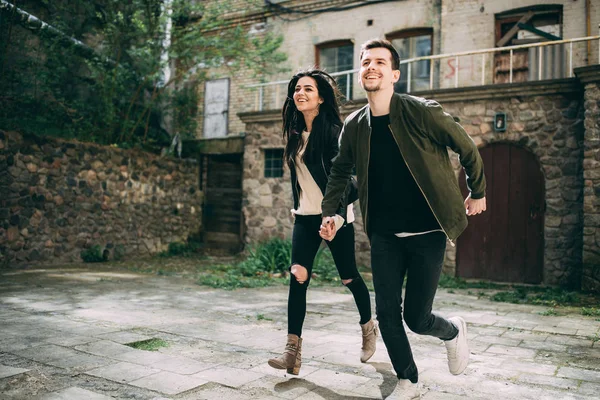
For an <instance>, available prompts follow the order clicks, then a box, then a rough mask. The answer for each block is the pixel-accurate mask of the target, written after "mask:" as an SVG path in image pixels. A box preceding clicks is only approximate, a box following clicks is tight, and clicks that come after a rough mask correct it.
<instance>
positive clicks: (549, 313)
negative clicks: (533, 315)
mask: <svg viewBox="0 0 600 400" xmlns="http://www.w3.org/2000/svg"><path fill="white" fill-rule="evenodd" d="M538 314H539V315H543V316H544V317H556V316H558V315H560V314H559V313H558V311H556V310H555V309H554V308H549V309H547V310H546V311H541V312H539V313H538Z"/></svg>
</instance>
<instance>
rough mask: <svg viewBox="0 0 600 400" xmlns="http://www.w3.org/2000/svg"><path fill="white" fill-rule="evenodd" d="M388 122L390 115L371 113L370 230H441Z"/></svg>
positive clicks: (388, 231)
mask: <svg viewBox="0 0 600 400" xmlns="http://www.w3.org/2000/svg"><path fill="white" fill-rule="evenodd" d="M389 125H390V116H389V115H384V116H379V117H373V116H372V115H371V129H372V131H371V151H370V153H371V154H370V159H369V204H368V207H369V209H368V212H369V215H368V220H369V231H370V232H376V233H404V232H409V233H419V232H427V231H431V230H435V229H440V225H439V224H438V222H437V220H436V219H435V216H434V215H433V212H432V211H431V208H430V207H429V205H428V204H427V200H425V197H424V196H423V193H422V192H421V189H419V186H418V185H417V183H416V182H415V179H414V178H413V176H412V174H411V173H410V171H409V169H408V167H407V165H406V163H405V162H404V158H403V157H402V154H401V153H400V149H399V148H398V144H397V143H396V140H395V139H394V137H393V136H392V132H391V131H390V127H389Z"/></svg>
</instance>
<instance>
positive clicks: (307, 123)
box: [269, 69, 377, 375]
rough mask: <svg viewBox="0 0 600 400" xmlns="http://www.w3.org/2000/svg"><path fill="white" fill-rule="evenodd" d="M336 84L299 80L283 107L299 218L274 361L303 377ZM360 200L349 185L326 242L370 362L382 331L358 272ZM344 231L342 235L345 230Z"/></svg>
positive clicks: (335, 133) (309, 75)
mask: <svg viewBox="0 0 600 400" xmlns="http://www.w3.org/2000/svg"><path fill="white" fill-rule="evenodd" d="M334 85H335V81H334V79H333V78H332V77H331V76H330V75H329V74H327V73H325V72H323V71H319V70H316V69H312V70H307V71H302V72H299V73H297V74H296V75H294V77H293V78H292V80H291V81H290V83H289V84H288V94H287V99H286V101H285V104H284V106H283V112H282V114H283V138H284V140H285V141H286V147H285V153H284V158H285V162H286V163H287V164H288V166H289V168H290V172H291V178H292V192H293V195H294V209H293V210H292V213H293V214H294V216H295V221H294V229H293V232H292V264H291V268H290V272H291V274H290V291H289V297H288V337H287V344H286V346H285V351H284V353H283V355H282V356H281V357H279V358H273V359H270V360H269V365H270V366H271V367H273V368H276V369H286V370H287V372H288V373H290V374H293V375H298V373H299V372H300V366H301V349H302V338H301V337H302V325H303V323H304V317H305V315H306V290H307V288H308V285H309V283H310V278H311V275H312V267H313V261H314V259H315V255H316V253H317V251H318V250H319V246H320V245H321V240H322V239H321V237H320V236H319V228H320V225H321V201H322V200H323V195H324V193H325V187H326V186H327V178H328V176H329V173H330V170H331V164H332V161H331V160H332V159H333V158H334V157H335V156H336V155H337V153H338V137H339V134H340V131H341V127H342V120H341V118H340V112H339V106H338V103H337V99H336V96H335V89H334ZM357 198H358V194H357V191H356V188H355V186H354V185H353V184H352V182H348V187H347V190H346V195H345V196H344V199H343V201H342V203H341V204H340V207H339V212H338V214H339V215H336V218H335V223H336V226H337V228H338V229H339V232H338V234H337V235H336V237H335V238H334V239H333V240H332V241H331V242H326V243H327V245H328V246H329V249H330V250H331V254H332V256H333V260H334V261H335V265H336V268H337V270H338V273H339V274H340V278H341V279H342V283H343V284H344V285H345V286H346V287H347V288H348V289H350V291H351V292H352V295H353V296H354V301H355V302H356V307H357V308H358V312H359V314H360V325H361V329H362V349H361V355H360V360H361V361H362V362H366V361H367V360H368V359H369V358H371V356H372V355H373V353H374V352H375V343H376V340H377V325H376V323H375V321H374V320H373V319H371V299H370V297H369V290H368V289H367V286H366V285H365V282H364V281H363V280H362V277H361V276H360V274H359V272H358V269H357V268H356V259H355V255H354V226H353V225H352V222H353V221H354V214H353V212H352V211H353V209H352V204H351V203H352V202H353V201H355V200H356V199H357ZM340 228H341V229H340Z"/></svg>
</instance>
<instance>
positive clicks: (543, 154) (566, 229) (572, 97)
mask: <svg viewBox="0 0 600 400" xmlns="http://www.w3.org/2000/svg"><path fill="white" fill-rule="evenodd" d="M514 90H515V87H514V85H496V86H489V87H483V88H478V89H477V90H464V91H458V92H456V91H449V92H446V93H444V92H440V93H439V94H438V95H437V96H436V95H433V96H429V94H424V97H433V98H435V99H436V100H438V101H439V102H440V103H441V104H442V105H443V106H444V109H445V111H447V112H448V113H450V114H451V115H453V116H454V117H458V118H459V119H460V123H461V125H462V126H463V127H464V128H465V130H466V131H467V132H468V133H469V135H470V136H471V137H472V138H473V140H474V141H475V143H476V144H477V145H478V146H479V147H484V146H486V145H487V144H490V143H494V142H508V143H515V144H518V145H519V146H521V147H523V148H525V149H526V150H528V151H530V152H531V153H533V154H534V155H535V157H536V159H537V161H538V162H539V164H540V167H541V169H542V172H543V175H544V177H545V189H546V196H545V199H546V213H545V226H544V273H543V282H544V283H545V284H561V285H565V286H569V287H579V286H580V279H581V246H582V223H583V221H582V217H583V215H582V212H583V204H582V192H583V175H582V174H583V171H582V161H583V125H582V123H581V122H582V117H583V115H582V114H581V111H582V109H581V97H582V93H581V92H580V91H579V89H578V86H577V82H576V80H574V79H572V80H564V81H559V82H555V83H549V82H534V83H529V84H523V85H520V87H518V89H517V90H518V91H519V92H514ZM459 93H460V94H459ZM457 94H459V95H458V96H457ZM466 99H469V100H466ZM496 112H504V113H506V116H507V122H508V125H507V129H506V131H505V132H494V131H493V128H492V121H493V118H494V115H495V113H496ZM452 159H453V163H454V165H455V167H456V168H457V170H456V171H457V174H458V172H459V170H460V164H459V162H458V157H457V156H456V155H453V157H452ZM493 200H494V199H491V198H490V199H489V200H488V201H493ZM455 259H456V248H454V247H451V246H448V248H447V257H446V261H445V270H446V272H448V273H454V271H455V266H456V263H455Z"/></svg>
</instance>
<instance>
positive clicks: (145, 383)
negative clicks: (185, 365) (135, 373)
mask: <svg viewBox="0 0 600 400" xmlns="http://www.w3.org/2000/svg"><path fill="white" fill-rule="evenodd" d="M207 382H208V381H206V380H204V379H201V378H198V377H195V376H187V375H180V374H175V373H173V372H165V371H162V372H159V373H157V374H154V375H150V376H146V377H144V378H141V379H138V380H135V381H132V382H129V383H130V384H131V385H134V386H138V387H141V388H145V389H150V390H155V391H157V392H160V393H164V394H170V395H174V394H179V393H182V392H186V391H188V390H191V389H194V388H196V387H199V386H202V385H204V384H205V383H207Z"/></svg>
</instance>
